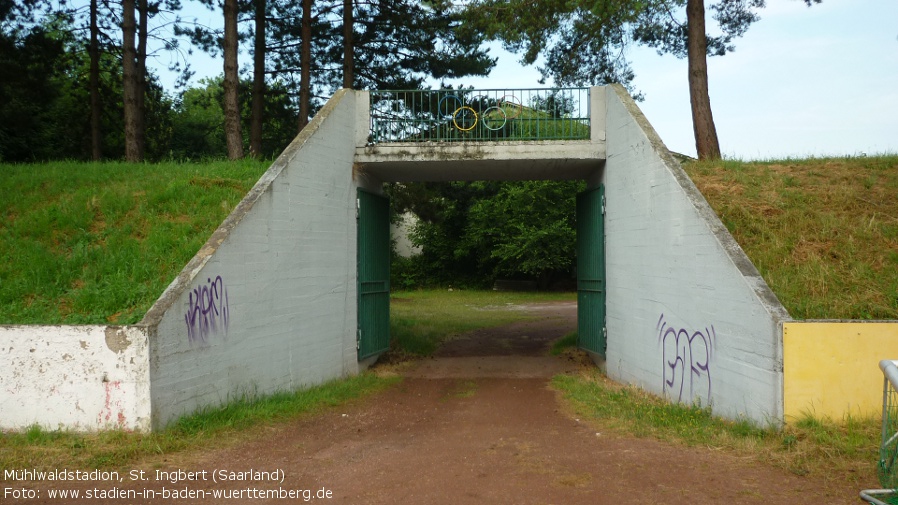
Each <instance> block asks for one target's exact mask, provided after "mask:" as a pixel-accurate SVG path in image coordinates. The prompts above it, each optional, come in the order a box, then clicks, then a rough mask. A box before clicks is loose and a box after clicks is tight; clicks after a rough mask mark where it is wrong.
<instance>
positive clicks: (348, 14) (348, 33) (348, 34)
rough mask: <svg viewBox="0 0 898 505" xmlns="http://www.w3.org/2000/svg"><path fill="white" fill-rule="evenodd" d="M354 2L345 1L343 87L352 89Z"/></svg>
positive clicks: (353, 70) (350, 0)
mask: <svg viewBox="0 0 898 505" xmlns="http://www.w3.org/2000/svg"><path fill="white" fill-rule="evenodd" d="M352 25H353V19H352V0H343V87H344V88H349V89H352V81H353V77H354V75H353V72H355V69H354V68H353V66H352V63H353V61H352V60H353V58H352Z"/></svg>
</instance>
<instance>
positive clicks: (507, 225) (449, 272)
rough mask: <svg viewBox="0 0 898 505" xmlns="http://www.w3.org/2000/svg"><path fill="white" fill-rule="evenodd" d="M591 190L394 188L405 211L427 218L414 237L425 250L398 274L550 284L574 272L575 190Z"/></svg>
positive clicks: (559, 186) (534, 185)
mask: <svg viewBox="0 0 898 505" xmlns="http://www.w3.org/2000/svg"><path fill="white" fill-rule="evenodd" d="M584 188H585V184H584V183H583V182H581V181H523V182H473V183H466V182H453V183H444V184H436V183H433V184H430V183H429V184H405V185H402V186H401V187H397V186H394V187H393V188H392V189H391V195H392V196H393V197H394V200H393V201H394V206H395V207H397V208H398V211H400V212H401V211H404V210H406V209H410V210H412V211H414V212H415V213H416V214H417V215H418V216H419V217H420V221H419V222H418V224H417V225H416V226H415V228H414V230H413V232H412V241H413V242H414V243H415V245H417V246H420V247H421V248H422V252H421V254H420V255H418V256H415V257H413V258H410V259H408V260H398V259H397V260H394V263H393V266H394V269H395V270H396V271H397V272H398V276H394V280H396V281H398V282H399V283H398V284H397V285H398V286H412V285H425V286H426V285H446V284H452V285H454V286H473V287H488V286H491V285H492V283H493V281H494V280H495V279H496V278H498V277H509V278H524V279H535V280H537V281H538V282H539V284H540V287H541V288H548V287H549V286H550V285H551V284H552V282H553V281H555V280H558V279H560V278H563V277H564V276H568V277H569V276H570V275H571V272H572V270H573V267H574V264H575V258H576V223H575V214H576V205H575V196H576V194H577V192H579V191H582V190H583V189H584ZM400 276H401V277H400Z"/></svg>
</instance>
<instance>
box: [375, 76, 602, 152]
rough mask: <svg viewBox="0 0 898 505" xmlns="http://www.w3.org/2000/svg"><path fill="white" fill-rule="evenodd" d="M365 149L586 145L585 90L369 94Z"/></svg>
mask: <svg viewBox="0 0 898 505" xmlns="http://www.w3.org/2000/svg"><path fill="white" fill-rule="evenodd" d="M370 96H371V135H370V137H369V139H368V140H369V143H371V144H380V143H385V142H468V141H481V142H495V141H511V140H586V139H589V129H590V128H589V88H556V89H481V90H475V89H440V90H414V91H396V90H387V91H371V95H370Z"/></svg>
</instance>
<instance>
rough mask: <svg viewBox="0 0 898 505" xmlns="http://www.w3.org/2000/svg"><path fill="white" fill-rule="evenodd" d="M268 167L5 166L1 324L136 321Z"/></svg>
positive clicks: (0, 213)
mask: <svg viewBox="0 0 898 505" xmlns="http://www.w3.org/2000/svg"><path fill="white" fill-rule="evenodd" d="M267 167H268V163H267V162H259V161H241V162H214V163H206V164H181V163H160V164H126V163H76V162H54V163H46V164H28V165H9V164H0V195H2V198H0V201H2V207H0V258H4V261H2V262H0V279H2V282H0V324H34V323H40V324H88V323H91V324H97V323H117V324H128V323H135V322H137V321H139V320H140V319H141V318H142V317H143V315H144V314H145V313H146V311H147V310H148V309H149V308H150V306H151V305H152V304H153V302H155V301H156V299H157V298H158V297H159V295H161V294H162V292H163V291H164V290H165V288H166V287H167V286H168V284H169V283H171V281H172V280H173V279H174V278H175V276H176V275H177V274H178V272H180V270H181V269H182V268H183V267H184V265H185V264H186V263H187V262H188V261H189V260H190V258H191V257H193V255H194V254H195V253H196V251H198V250H199V249H200V247H201V246H202V244H203V243H205V241H206V240H207V239H208V238H209V236H210V235H211V234H212V232H213V231H214V230H215V228H216V227H217V226H218V225H219V224H221V222H222V221H223V220H224V218H225V217H226V216H227V215H228V213H230V211H231V210H232V209H233V208H234V207H235V206H236V205H237V203H239V202H240V200H241V199H242V198H243V196H244V195H245V194H246V192H247V191H248V190H249V189H250V188H251V187H252V186H253V185H254V184H255V182H256V181H257V180H258V178H259V177H260V176H261V174H262V173H263V172H264V171H265V169H266V168H267Z"/></svg>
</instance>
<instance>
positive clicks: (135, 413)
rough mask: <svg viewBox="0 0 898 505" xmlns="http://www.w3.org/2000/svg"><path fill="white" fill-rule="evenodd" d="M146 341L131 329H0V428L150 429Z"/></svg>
mask: <svg viewBox="0 0 898 505" xmlns="http://www.w3.org/2000/svg"><path fill="white" fill-rule="evenodd" d="M148 361H149V360H148V349H147V335H146V332H145V331H144V329H143V328H139V327H134V326H125V327H121V326H37V325H28V326H24V325H23V326H0V429H21V428H24V427H26V426H31V425H33V424H37V425H40V426H42V427H43V428H46V429H57V428H59V429H76V430H87V431H91V430H99V429H106V428H120V429H129V430H147V429H149V427H150V396H149V391H150V380H149V367H148Z"/></svg>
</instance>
